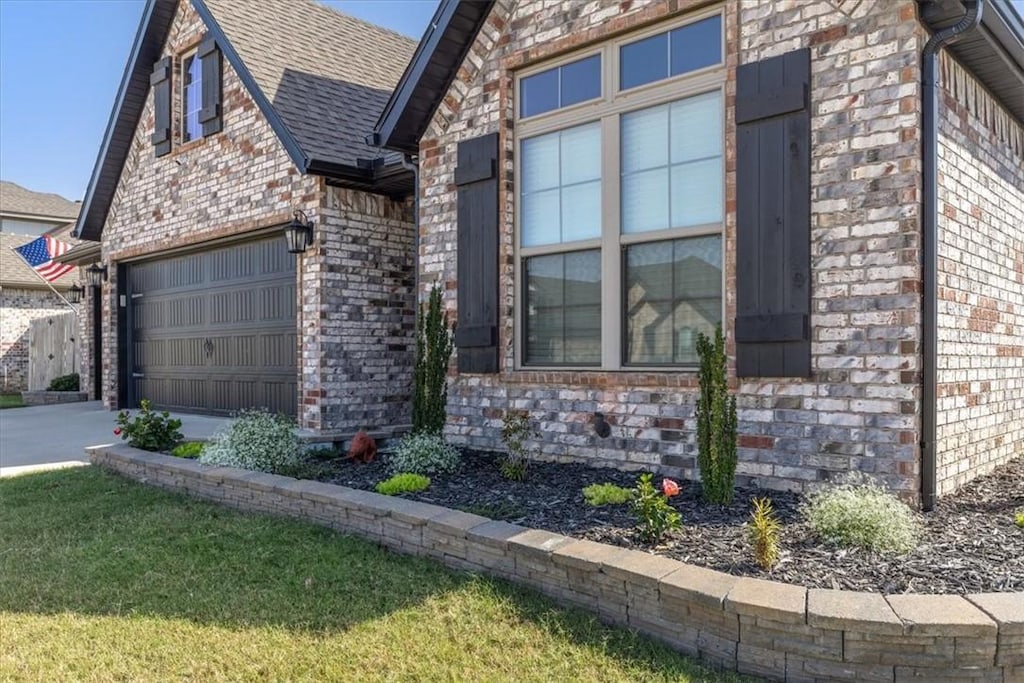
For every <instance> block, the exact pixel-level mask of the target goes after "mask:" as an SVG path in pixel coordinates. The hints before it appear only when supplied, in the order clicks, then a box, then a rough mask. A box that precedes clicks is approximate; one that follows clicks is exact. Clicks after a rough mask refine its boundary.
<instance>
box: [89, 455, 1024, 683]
mask: <svg viewBox="0 0 1024 683" xmlns="http://www.w3.org/2000/svg"><path fill="white" fill-rule="evenodd" d="M88 451H89V454H90V460H91V461H92V462H93V463H94V464H96V465H98V466H101V467H105V468H107V469H110V470H113V471H115V472H118V473H120V474H123V475H125V476H127V477H129V478H132V479H136V480H138V481H143V482H145V483H147V484H151V485H154V486H159V487H161V488H165V489H169V490H171V491H176V492H181V493H188V494H191V495H194V496H198V497H201V498H206V499H208V500H212V501H214V502H217V503H221V504H224V505H228V506H231V507H235V508H239V509H242V510H248V511H255V512H267V513H272V514H279V515H285V516H288V517H295V518H298V519H303V520H306V521H310V522H314V523H317V524H321V525H324V526H328V527H331V528H333V529H336V530H338V531H340V532H342V533H350V534H355V535H357V536H361V537H363V538H366V539H368V540H370V541H372V542H375V543H380V544H382V545H384V546H387V547H388V548H391V549H392V550H395V551H398V552H401V553H407V554H411V555H425V556H428V557H432V558H434V559H436V560H439V561H440V562H442V563H444V564H446V565H448V566H449V567H454V568H457V569H464V570H468V571H473V572H481V573H487V574H492V575H495V576H500V577H502V578H505V579H509V580H511V581H515V582H519V583H523V584H526V585H528V586H531V587H533V588H535V589H537V590H539V591H541V592H542V593H545V594H547V595H549V596H551V597H552V598H554V599H555V600H557V601H558V602H561V603H563V604H567V605H572V606H576V607H582V608H584V609H588V610H591V611H593V612H596V613H597V614H598V615H599V616H600V618H601V619H602V620H604V621H606V622H610V623H614V624H619V625H623V626H628V627H629V628H632V629H635V630H637V631H640V632H641V633H645V634H647V635H650V636H653V637H655V638H658V639H660V640H662V641H665V642H666V643H668V644H669V645H670V646H671V647H674V648H675V649H677V650H680V651H681V652H684V653H686V654H688V655H691V656H694V657H700V658H701V659H703V660H705V661H708V662H710V663H712V664H715V665H718V666H722V667H727V668H730V669H737V670H739V671H741V672H743V673H747V674H753V675H757V676H764V677H768V678H771V679H777V680H787V681H887V682H889V683H901V682H902V681H944V680H945V681H965V680H971V681H992V682H993V683H1021V681H1024V594H1021V593H986V594H978V595H968V596H966V597H961V596H958V595H890V596H882V595H880V594H877V593H856V592H849V591H835V590H820V589H811V590H808V589H805V588H802V587H800V586H794V585H791V584H782V583H775V582H772V581H764V580H761V579H755V578H746V577H736V576H731V575H728V574H722V573H720V572H716V571H712V570H710V569H704V568H701V567H695V566H692V565H687V564H683V563H681V562H677V561H676V560H671V559H668V558H665V557H658V556H656V555H650V554H648V553H645V552H640V551H636V550H626V549H624V548H618V547H614V546H609V545H604V544H602V543H594V542H592V541H581V540H576V539H573V538H569V537H567V536H560V535H558V534H553V533H550V532H547V531H538V530H534V529H528V528H526V527H521V526H517V525H514V524H509V523H507V522H499V521H491V520H489V519H487V518H486V517H480V516H478V515H472V514H468V513H465V512H459V511H457V510H449V509H447V508H443V507H439V506H436V505H429V504H426V503H419V502H416V501H411V500H405V499H402V498H397V497H390V496H382V495H379V494H376V493H370V492H369V491H360V490H356V489H350V488H346V487H342V486H334V485H331V484H324V483H321V482H315V481H299V480H295V479H291V478H290V477H282V476H277V475H272V474H263V473H260V472H248V471H245V470H239V469H233V468H229V467H209V466H205V465H201V464H199V463H198V462H195V461H192V460H184V459H182V458H173V457H170V456H166V455H159V454H157V453H147V452H145V451H140V450H137V449H134V448H131V447H128V446H122V445H117V446H97V447H93V448H90V449H88Z"/></svg>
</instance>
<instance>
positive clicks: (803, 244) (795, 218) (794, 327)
mask: <svg viewBox="0 0 1024 683" xmlns="http://www.w3.org/2000/svg"><path fill="white" fill-rule="evenodd" d="M810 78H811V60H810V50H807V49H804V50H795V51H793V52H788V53H786V54H784V55H780V56H778V57H772V58H769V59H765V60H762V61H760V62H754V63H752V64H744V65H743V66H740V67H739V68H738V69H737V73H736V200H737V201H736V373H737V374H738V375H739V376H741V377H808V376H810V374H811V331H810V313H811V292H810V289H811V263H810V258H811V257H810V242H811V180H810V177H811V174H810V171H811V153H810V147H811V133H810V124H811V120H810V110H809V101H808V100H809V96H810V82H811V81H810Z"/></svg>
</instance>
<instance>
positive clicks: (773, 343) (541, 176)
mask: <svg viewBox="0 0 1024 683" xmlns="http://www.w3.org/2000/svg"><path fill="white" fill-rule="evenodd" d="M433 26H434V27H433V30H432V31H430V32H428V34H427V35H426V36H425V37H424V39H423V41H422V42H421V44H420V46H419V48H418V49H417V53H416V56H415V57H414V59H413V61H412V63H411V64H410V66H409V68H408V69H407V71H406V73H405V75H404V76H403V78H402V81H401V83H400V84H399V86H398V87H397V88H396V90H395V93H394V96H393V97H392V99H391V101H390V103H389V104H388V106H387V107H386V108H385V110H384V113H383V114H382V116H381V118H380V120H379V121H378V124H377V127H376V136H377V139H376V142H378V143H379V144H380V145H381V146H382V147H384V148H387V149H391V150H395V151H399V152H402V153H404V154H406V155H409V157H410V158H412V157H415V158H416V159H417V161H418V165H419V195H418V198H419V212H418V219H419V228H418V232H419V238H420V247H419V260H420V266H419V267H420V276H421V278H422V285H421V292H420V293H421V295H422V294H423V289H425V288H428V287H430V286H431V285H432V284H434V283H437V284H440V285H441V286H442V287H443V288H444V291H445V294H446V305H447V307H448V309H449V310H450V311H452V312H453V313H454V314H455V315H456V316H457V319H458V333H457V338H456V345H457V352H456V353H457V366H456V368H454V369H453V382H452V387H451V389H450V393H449V422H448V426H447V434H448V435H449V437H450V438H451V439H452V440H454V441H455V442H457V443H462V444H468V445H471V446H475V447H480V448H491V449H493V448H496V447H499V446H500V440H499V432H500V427H501V418H502V415H503V414H504V413H505V411H507V410H509V409H523V410H528V411H530V413H531V415H532V416H533V418H534V419H535V420H536V422H537V423H538V426H539V428H540V431H541V432H542V434H543V436H542V439H541V443H540V444H539V450H540V453H541V456H542V457H544V458H549V459H558V460H561V459H572V460H583V461H588V462H592V463H595V464H611V465H616V466H626V467H637V468H639V467H654V468H659V469H662V470H664V471H667V472H672V473H675V474H677V475H681V476H684V477H687V478H694V477H696V476H697V475H698V474H699V473H698V472H697V468H696V444H695V419H694V404H695V400H696V389H697V378H696V373H695V372H694V365H695V361H696V356H695V349H694V342H695V338H696V336H697V334H698V333H701V332H710V331H711V330H713V329H714V327H715V326H716V325H717V324H719V323H720V324H722V325H723V328H724V330H725V333H726V338H727V346H728V353H729V357H730V361H729V372H730V377H731V382H732V386H733V388H734V390H735V393H736V395H737V398H738V404H739V419H740V437H739V445H740V449H739V457H740V463H739V467H738V475H739V478H740V479H741V480H746V481H749V482H756V483H758V484H760V485H762V486H766V487H770V488H786V489H811V488H813V487H815V486H820V485H821V483H822V482H826V481H829V480H833V479H835V478H836V477H837V476H839V475H842V474H843V473H845V472H848V471H851V470H852V471H862V472H867V473H870V474H871V475H873V476H876V477H878V478H880V479H882V480H884V481H885V482H887V483H888V484H890V485H891V486H893V487H895V488H896V489H898V490H900V491H902V492H903V493H904V495H906V496H907V497H908V498H913V499H917V500H918V501H920V502H921V503H922V505H923V506H924V507H926V508H929V507H930V506H931V505H932V504H933V502H934V499H935V496H936V495H940V494H942V493H945V492H948V491H951V490H953V489H955V488H956V487H958V486H959V485H961V484H963V483H964V482H966V481H967V480H969V479H971V478H972V477H975V476H977V475H979V474H982V473H984V472H987V471H989V470H991V469H992V468H993V467H994V466H996V465H998V464H999V463H1002V462H1006V461H1008V460H1009V459H1011V458H1014V457H1020V456H1021V455H1024V336H1022V335H1024V318H1022V316H1024V125H1022V121H1024V23H1022V21H1021V18H1020V16H1019V15H1018V14H1017V13H1016V12H1015V11H1014V9H1013V7H1012V6H1011V4H1010V3H1009V2H1007V0H985V1H984V2H973V1H968V2H966V3H964V4H961V3H960V2H959V1H957V0H934V1H933V0H918V1H916V2H915V0H806V1H802V2H791V1H784V0H743V1H742V2H740V1H738V0H725V1H724V2H721V1H720V2H708V1H706V0H671V1H658V2H656V1H644V0H626V1H624V2H620V1H614V2H613V1H611V0H599V1H594V2H587V3H582V2H579V3H576V2H572V3H570V2H562V3H552V2H541V1H539V0H537V1H525V0H524V1H521V2H511V1H507V0H497V1H495V2H483V3H458V2H454V1H452V0H445V1H444V2H442V3H441V5H440V7H439V8H438V10H437V14H436V15H435V17H434V22H433ZM930 37H933V38H932V40H931V42H930V41H929V39H930ZM936 82H937V87H936V85H935V84H936ZM597 413H603V415H604V416H605V419H606V420H607V422H608V423H610V424H611V425H612V430H611V434H610V436H608V437H607V438H602V437H601V436H598V435H597V434H596V430H595V428H594V424H595V422H596V420H597V418H596V414H597Z"/></svg>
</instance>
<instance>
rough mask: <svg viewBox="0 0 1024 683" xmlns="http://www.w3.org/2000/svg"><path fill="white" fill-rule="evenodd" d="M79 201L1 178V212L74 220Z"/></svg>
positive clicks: (76, 215)
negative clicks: (33, 189)
mask: <svg viewBox="0 0 1024 683" xmlns="http://www.w3.org/2000/svg"><path fill="white" fill-rule="evenodd" d="M80 207H81V204H80V203H79V202H72V201H69V200H67V199H64V197H61V196H60V195H59V194H53V193H52V192H33V191H32V190H26V189H25V188H24V187H22V186H21V185H18V184H17V183H12V182H10V181H7V180H0V213H16V214H21V215H26V216H46V217H52V218H58V219H59V218H63V219H67V220H73V219H75V218H77V217H78V209H79V208H80Z"/></svg>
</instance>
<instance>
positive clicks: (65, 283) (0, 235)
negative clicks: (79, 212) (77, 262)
mask: <svg viewBox="0 0 1024 683" xmlns="http://www.w3.org/2000/svg"><path fill="white" fill-rule="evenodd" d="M5 184H6V183H5ZM15 187H17V186H15ZM53 196H56V195H53ZM74 225H75V224H74V223H68V224H67V225H62V226H60V227H58V228H54V229H53V230H50V231H49V232H48V233H47V234H48V235H51V236H53V237H56V238H57V239H59V240H60V241H61V242H67V243H68V244H71V245H74V244H77V243H78V241H77V240H74V239H72V238H71V228H73V227H74ZM34 239H36V237H34V236H31V235H14V234H11V233H6V232H0V287H13V288H18V287H27V288H31V289H45V288H46V283H45V282H43V280H42V278H40V277H39V276H38V275H36V273H35V271H33V270H32V268H31V267H29V265H28V264H27V263H25V261H24V259H22V258H21V257H20V256H19V255H18V254H17V253H15V252H14V250H13V249H14V247H20V246H21V245H23V244H28V243H29V242H31V241H32V240H34ZM77 279H78V269H77V268H76V269H75V270H72V271H71V272H69V273H67V274H66V275H63V276H62V277H60V278H58V279H57V280H56V281H54V282H53V286H54V287H56V288H57V289H58V290H60V289H67V288H68V287H70V286H71V285H73V284H74V283H75V280H77Z"/></svg>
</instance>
